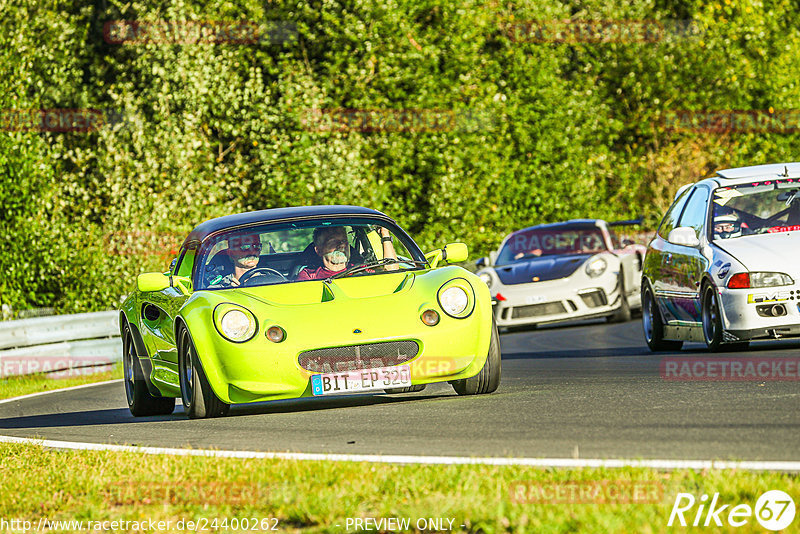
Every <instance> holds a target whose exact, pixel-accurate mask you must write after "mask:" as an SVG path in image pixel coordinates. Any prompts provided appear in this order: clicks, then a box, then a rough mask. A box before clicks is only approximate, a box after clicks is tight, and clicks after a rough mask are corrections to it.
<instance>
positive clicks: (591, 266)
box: [586, 258, 608, 278]
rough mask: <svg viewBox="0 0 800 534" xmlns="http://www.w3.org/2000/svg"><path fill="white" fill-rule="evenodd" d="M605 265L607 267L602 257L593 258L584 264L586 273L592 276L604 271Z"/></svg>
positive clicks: (595, 276) (594, 276)
mask: <svg viewBox="0 0 800 534" xmlns="http://www.w3.org/2000/svg"><path fill="white" fill-rule="evenodd" d="M606 267H608V263H607V262H606V260H604V259H603V258H595V259H593V260H592V261H590V262H589V263H587V264H586V274H588V275H589V276H591V277H592V278H597V277H598V276H600V275H601V274H603V273H604V272H606Z"/></svg>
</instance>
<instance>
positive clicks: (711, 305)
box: [701, 284, 722, 352]
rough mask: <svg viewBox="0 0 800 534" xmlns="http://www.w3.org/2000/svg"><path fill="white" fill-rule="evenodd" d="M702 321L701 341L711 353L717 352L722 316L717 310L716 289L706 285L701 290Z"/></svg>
mask: <svg viewBox="0 0 800 534" xmlns="http://www.w3.org/2000/svg"><path fill="white" fill-rule="evenodd" d="M701 316H702V320H703V339H705V342H706V347H708V350H709V351H711V352H719V350H720V347H721V346H722V316H721V315H720V310H719V300H718V299H717V291H716V288H715V287H714V286H713V285H711V284H708V285H706V286H705V289H704V290H703V304H702V310H701Z"/></svg>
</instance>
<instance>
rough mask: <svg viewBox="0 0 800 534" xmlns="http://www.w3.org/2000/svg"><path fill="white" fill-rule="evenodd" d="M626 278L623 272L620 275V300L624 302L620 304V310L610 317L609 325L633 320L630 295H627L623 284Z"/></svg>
mask: <svg viewBox="0 0 800 534" xmlns="http://www.w3.org/2000/svg"><path fill="white" fill-rule="evenodd" d="M623 280H624V277H623V275H622V271H620V273H619V282H618V284H619V298H620V300H621V301H622V302H620V305H619V308H617V310H616V311H615V312H614V313H613V314H612V315H609V317H608V322H609V323H627V322H628V321H630V320H631V306H630V304H628V295H627V294H626V293H625V283H624V282H623Z"/></svg>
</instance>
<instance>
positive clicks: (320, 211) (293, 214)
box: [183, 206, 394, 246]
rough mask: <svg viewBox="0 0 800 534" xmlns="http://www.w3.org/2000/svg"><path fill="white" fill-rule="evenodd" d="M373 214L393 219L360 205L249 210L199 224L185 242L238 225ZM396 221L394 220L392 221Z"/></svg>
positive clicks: (185, 243)
mask: <svg viewBox="0 0 800 534" xmlns="http://www.w3.org/2000/svg"><path fill="white" fill-rule="evenodd" d="M341 215H343V216H348V215H357V216H365V215H366V216H372V217H375V216H377V217H381V218H383V219H388V220H390V221H391V220H392V219H391V218H389V217H388V216H387V215H384V214H383V213H381V212H380V211H376V210H372V209H369V208H362V207H359V206H297V207H291V208H274V209H269V210H259V211H248V212H245V213H236V214H234V215H225V216H224V217H217V218H216V219H210V220H208V221H205V222H203V223H200V224H198V225H197V226H196V227H195V228H194V230H192V231H191V232H190V233H189V235H188V236H187V237H186V239H185V240H184V242H183V245H184V246H185V245H187V244H189V243H191V242H201V241H203V240H204V239H205V238H206V237H208V236H209V235H211V234H214V233H216V232H219V231H220V230H226V229H228V228H234V227H237V226H250V225H255V224H262V223H269V222H276V221H285V220H292V219H306V218H314V217H335V216H341ZM392 222H394V221H392Z"/></svg>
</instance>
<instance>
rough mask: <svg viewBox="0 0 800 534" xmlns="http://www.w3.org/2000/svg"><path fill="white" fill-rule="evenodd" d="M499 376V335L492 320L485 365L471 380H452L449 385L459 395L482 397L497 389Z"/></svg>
mask: <svg viewBox="0 0 800 534" xmlns="http://www.w3.org/2000/svg"><path fill="white" fill-rule="evenodd" d="M500 374H501V357H500V334H498V333H497V325H496V324H495V322H494V319H492V339H491V341H490V342H489V353H488V354H487V355H486V363H484V364H483V367H482V368H481V371H480V372H479V373H478V374H477V375H475V376H473V377H472V378H462V379H461V380H454V381H452V382H450V384H451V385H452V386H453V389H454V390H455V392H456V393H458V394H459V395H483V394H486V393H492V392H493V391H495V390H496V389H497V387H498V386H499V385H500Z"/></svg>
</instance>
